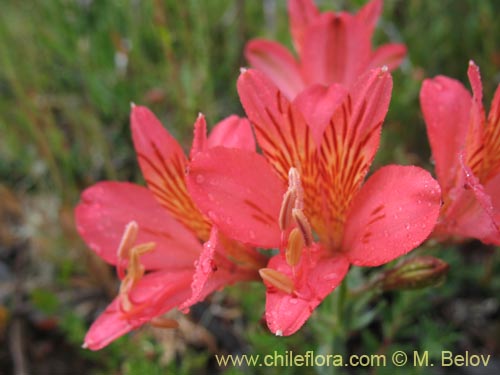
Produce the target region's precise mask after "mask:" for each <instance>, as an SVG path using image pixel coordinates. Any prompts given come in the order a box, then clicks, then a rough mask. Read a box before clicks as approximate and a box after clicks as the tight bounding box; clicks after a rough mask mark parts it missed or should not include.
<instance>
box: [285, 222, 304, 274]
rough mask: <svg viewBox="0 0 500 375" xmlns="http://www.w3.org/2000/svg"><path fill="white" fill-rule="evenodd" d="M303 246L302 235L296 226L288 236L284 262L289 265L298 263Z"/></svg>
mask: <svg viewBox="0 0 500 375" xmlns="http://www.w3.org/2000/svg"><path fill="white" fill-rule="evenodd" d="M303 247H304V237H303V236H302V233H301V232H300V230H299V229H298V228H294V229H293V230H292V231H291V232H290V236H289V237H288V246H287V247H286V251H285V258H286V262H287V263H288V264H289V265H290V266H292V267H293V266H296V265H297V264H299V260H300V255H301V254H302V248H303Z"/></svg>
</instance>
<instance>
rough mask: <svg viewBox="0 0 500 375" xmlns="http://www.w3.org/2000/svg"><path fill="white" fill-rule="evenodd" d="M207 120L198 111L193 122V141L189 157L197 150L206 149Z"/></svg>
mask: <svg viewBox="0 0 500 375" xmlns="http://www.w3.org/2000/svg"><path fill="white" fill-rule="evenodd" d="M207 147H208V145H207V122H206V120H205V116H204V115H203V114H202V113H200V114H199V115H198V118H197V119H196V121H195V123H194V131H193V143H192V144H191V151H190V153H189V157H190V158H193V156H194V155H196V154H197V153H198V152H203V151H205V150H206V149H207Z"/></svg>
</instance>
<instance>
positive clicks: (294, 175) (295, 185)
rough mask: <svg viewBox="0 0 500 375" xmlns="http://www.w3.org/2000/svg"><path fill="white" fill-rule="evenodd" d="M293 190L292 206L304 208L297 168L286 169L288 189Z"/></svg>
mask: <svg viewBox="0 0 500 375" xmlns="http://www.w3.org/2000/svg"><path fill="white" fill-rule="evenodd" d="M292 189H293V190H295V195H296V199H295V203H294V208H298V209H303V208H304V200H303V196H304V192H303V190H302V184H301V183H300V174H299V171H298V170H297V168H293V167H292V168H290V170H289V171H288V190H292Z"/></svg>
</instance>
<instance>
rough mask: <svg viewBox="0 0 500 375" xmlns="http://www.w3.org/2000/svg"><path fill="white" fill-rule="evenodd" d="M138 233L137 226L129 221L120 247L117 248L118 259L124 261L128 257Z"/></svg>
mask: <svg viewBox="0 0 500 375" xmlns="http://www.w3.org/2000/svg"><path fill="white" fill-rule="evenodd" d="M138 231H139V226H138V225H137V223H136V222H135V221H131V222H129V223H128V224H127V226H126V227H125V232H124V233H123V236H122V239H121V241H120V245H119V246H118V259H126V258H128V257H129V250H130V249H131V248H132V246H133V244H134V242H135V240H136V239H137V232H138Z"/></svg>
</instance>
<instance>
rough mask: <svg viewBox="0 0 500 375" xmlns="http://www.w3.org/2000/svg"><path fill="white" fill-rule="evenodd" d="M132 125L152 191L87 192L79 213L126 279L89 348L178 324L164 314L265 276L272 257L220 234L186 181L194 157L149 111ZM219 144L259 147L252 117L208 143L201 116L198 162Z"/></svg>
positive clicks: (104, 185)
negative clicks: (139, 330) (148, 327)
mask: <svg viewBox="0 0 500 375" xmlns="http://www.w3.org/2000/svg"><path fill="white" fill-rule="evenodd" d="M131 127H132V137H133V141H134V146H135V150H136V152H137V156H138V160H139V164H140V167H141V169H142V173H143V175H144V178H145V180H146V182H147V185H148V188H145V187H142V186H139V185H135V184H131V183H127V182H112V181H107V182H100V183H97V184H96V185H94V186H92V187H90V188H88V189H87V190H85V191H84V192H83V194H82V197H81V202H80V203H79V204H78V206H77V207H76V210H75V216H76V222H77V227H78V231H79V233H80V235H81V236H82V237H83V239H84V240H85V241H86V242H87V244H88V245H89V247H90V248H91V249H92V250H93V251H95V252H96V253H97V254H98V255H99V256H100V257H101V258H103V259H104V260H105V261H106V262H108V263H110V264H113V265H116V268H117V272H118V276H119V278H120V279H121V280H122V281H121V286H120V290H119V294H118V296H117V297H116V298H115V299H114V301H113V302H112V303H111V304H110V305H109V306H108V307H107V308H106V310H105V311H104V312H103V313H102V314H101V316H100V317H99V318H98V319H97V320H96V321H95V322H94V323H93V325H92V327H91V328H90V330H89V332H88V333H87V335H86V337H85V342H84V347H88V348H90V349H93V350H97V349H100V348H102V347H104V346H106V345H108V344H109V343H110V342H111V341H113V340H115V339H116V338H118V337H120V336H121V335H123V334H125V333H126V332H128V331H130V330H132V329H134V328H136V327H138V326H140V325H142V324H144V323H146V322H151V323H152V324H156V325H159V326H162V327H173V326H175V325H176V322H175V321H171V320H167V319H164V318H161V315H162V314H164V313H165V312H167V311H169V310H171V309H173V308H176V307H177V308H179V309H181V310H186V309H187V308H189V306H190V305H192V304H194V303H195V302H197V301H200V300H202V299H203V298H204V297H205V296H207V295H208V294H209V293H211V292H213V291H214V290H217V289H220V288H222V287H223V286H224V285H227V284H231V283H234V282H237V281H241V280H252V279H258V277H259V276H258V273H257V270H258V269H259V268H260V267H262V265H263V264H265V260H266V259H265V257H263V256H262V255H261V254H259V253H257V252H256V251H255V250H254V249H252V248H250V247H249V246H246V245H243V244H240V243H237V242H235V241H233V240H231V239H230V238H229V237H227V236H225V235H223V234H222V233H220V232H219V231H218V229H217V228H216V227H215V226H213V225H212V222H211V221H210V219H207V218H206V217H205V216H204V215H203V214H201V212H200V211H199V210H198V209H197V208H196V206H195V205H194V203H193V201H192V200H191V198H190V196H189V194H188V192H187V189H186V183H185V169H186V168H187V167H188V165H189V160H188V158H187V157H186V156H185V155H184V152H183V150H182V148H181V146H180V145H179V144H178V143H177V142H176V141H175V139H174V138H173V137H172V136H171V135H170V134H169V133H168V132H167V131H166V130H165V129H164V128H163V127H162V125H161V123H160V122H159V121H158V120H157V119H156V117H155V116H154V115H153V114H152V113H151V112H150V111H149V110H148V109H147V108H145V107H139V106H134V107H133V109H132V113H131ZM214 146H224V147H229V148H232V147H236V148H240V149H242V150H243V149H246V150H255V141H254V138H253V134H252V130H251V127H250V124H249V122H248V120H246V119H240V118H238V117H237V116H231V117H228V118H227V119H225V120H223V121H222V122H220V123H219V124H218V125H217V126H215V128H214V129H213V131H212V132H211V135H210V137H208V138H207V137H206V122H205V118H204V117H203V116H202V115H201V114H200V116H199V117H198V119H197V120H196V123H195V130H194V140H193V145H192V148H191V157H193V155H195V154H196V153H198V152H202V151H204V150H207V149H210V148H211V147H214ZM122 233H124V234H123V236H121V234H122ZM203 243H204V244H203Z"/></svg>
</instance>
